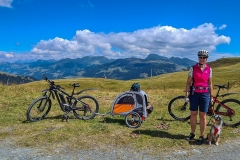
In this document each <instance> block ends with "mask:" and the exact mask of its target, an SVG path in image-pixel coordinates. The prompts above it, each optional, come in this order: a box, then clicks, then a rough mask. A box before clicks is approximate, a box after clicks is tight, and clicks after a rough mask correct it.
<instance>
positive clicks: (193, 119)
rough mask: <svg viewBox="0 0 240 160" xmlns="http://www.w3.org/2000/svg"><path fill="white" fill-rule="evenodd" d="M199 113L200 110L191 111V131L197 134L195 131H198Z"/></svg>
mask: <svg viewBox="0 0 240 160" xmlns="http://www.w3.org/2000/svg"><path fill="white" fill-rule="evenodd" d="M197 114H198V111H191V116H190V124H191V133H193V134H195V131H196V125H197Z"/></svg>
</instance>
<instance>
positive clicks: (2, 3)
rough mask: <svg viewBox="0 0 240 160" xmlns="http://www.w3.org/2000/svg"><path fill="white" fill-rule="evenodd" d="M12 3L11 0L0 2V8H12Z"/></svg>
mask: <svg viewBox="0 0 240 160" xmlns="http://www.w3.org/2000/svg"><path fill="white" fill-rule="evenodd" d="M12 1H13V0H0V7H8V8H12V6H11V4H12Z"/></svg>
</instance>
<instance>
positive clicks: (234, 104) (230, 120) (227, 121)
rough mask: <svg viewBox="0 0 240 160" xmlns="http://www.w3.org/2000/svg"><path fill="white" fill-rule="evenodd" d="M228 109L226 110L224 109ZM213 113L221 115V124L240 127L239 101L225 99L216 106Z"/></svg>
mask: <svg viewBox="0 0 240 160" xmlns="http://www.w3.org/2000/svg"><path fill="white" fill-rule="evenodd" d="M224 106H227V107H229V108H230V109H231V110H230V109H227V108H226V107H224ZM215 113H216V114H218V115H222V119H223V123H224V125H226V126H232V127H236V126H238V125H240V101H239V100H236V99H226V100H223V101H222V102H220V103H219V104H218V105H217V108H216V110H215Z"/></svg>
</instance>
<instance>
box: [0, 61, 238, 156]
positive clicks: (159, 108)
mask: <svg viewBox="0 0 240 160" xmlns="http://www.w3.org/2000/svg"><path fill="white" fill-rule="evenodd" d="M226 60H227V61H226ZM224 61H225V62H224V63H222V62H221V61H216V62H214V63H212V68H213V84H227V83H228V82H229V83H230V89H229V90H226V89H225V90H221V92H220V94H224V93H228V92H240V63H239V62H240V59H239V58H236V59H224ZM187 74H188V71H183V72H175V73H169V74H163V75H159V76H154V77H148V78H144V79H134V80H129V81H121V80H112V79H95V78H81V79H61V80H55V82H56V83H57V84H59V85H61V86H62V87H64V88H65V90H66V91H67V92H69V93H70V92H71V89H72V88H71V86H69V84H72V83H80V84H81V86H80V88H76V91H78V90H82V89H86V88H98V90H94V91H87V92H84V93H83V95H85V94H88V95H92V96H94V97H96V98H97V100H98V102H99V105H100V111H99V113H102V114H105V113H107V112H109V111H110V110H111V106H112V103H113V101H114V99H115V98H116V97H117V96H118V95H119V94H121V93H122V92H124V91H128V90H129V89H130V87H131V85H132V84H133V83H140V85H141V89H142V90H144V91H145V92H146V93H147V95H148V98H149V101H150V103H151V105H152V106H153V107H154V110H153V112H152V113H151V114H150V115H149V117H147V118H146V120H145V121H144V122H143V123H142V125H141V126H140V127H139V128H136V129H132V128H128V127H126V125H125V122H124V117H123V116H118V115H115V116H112V115H109V114H105V115H96V116H95V118H94V119H91V120H87V121H83V120H79V119H76V118H75V117H74V115H72V114H70V115H71V117H70V120H69V122H62V119H61V117H62V115H63V114H64V113H63V112H62V111H61V109H60V107H59V105H58V104H57V101H54V100H52V102H53V104H52V109H51V111H50V112H49V114H48V115H47V117H46V119H44V120H42V121H38V122H31V123H30V122H28V121H26V111H27V109H28V106H29V105H30V104H31V102H32V101H33V100H34V99H36V98H38V97H40V96H41V95H42V90H44V89H46V88H48V83H47V82H46V81H43V80H41V81H35V82H31V83H26V84H21V85H11V86H6V85H1V84H0V93H1V96H0V142H1V141H3V140H6V139H7V140H11V144H12V145H14V146H15V147H39V146H46V147H49V150H52V149H53V150H54V149H55V148H57V147H59V146H62V145H64V146H65V147H68V148H70V149H73V150H74V149H91V148H98V149H103V150H104V149H106V146H112V147H131V148H133V147H134V148H135V147H136V148H137V149H140V150H144V149H151V150H152V151H154V152H157V151H158V150H159V149H163V150H164V149H166V150H169V148H178V147H181V148H187V147H189V146H190V145H189V142H187V141H186V140H185V136H187V135H188V134H189V133H190V124H189V121H186V122H180V121H176V120H174V119H173V118H172V117H171V116H170V115H169V113H168V110H167V107H168V103H169V101H170V100H171V99H172V98H174V97H176V96H178V95H184V92H183V91H184V89H185V84H186V80H187ZM216 90H217V88H215V87H214V92H216ZM226 98H236V99H238V100H240V94H239V95H230V96H227V97H224V98H221V99H220V100H224V99H226ZM236 114H240V106H239V110H238V112H237V113H236ZM209 119H210V117H208V120H209ZM239 120H240V119H239ZM209 130H210V126H207V132H208V131H209ZM239 133H240V130H239V128H231V127H224V128H223V132H222V134H221V141H222V143H223V142H224V141H227V140H229V139H234V138H236V137H237V136H239ZM196 134H197V136H198V135H199V125H198V126H197V133H196ZM220 144H221V142H220Z"/></svg>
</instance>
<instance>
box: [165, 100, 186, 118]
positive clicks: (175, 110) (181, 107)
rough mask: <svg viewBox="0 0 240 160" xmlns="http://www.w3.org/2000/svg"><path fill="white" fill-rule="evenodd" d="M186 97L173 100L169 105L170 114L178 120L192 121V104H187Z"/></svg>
mask: <svg viewBox="0 0 240 160" xmlns="http://www.w3.org/2000/svg"><path fill="white" fill-rule="evenodd" d="M184 98H185V96H178V97H175V98H173V99H172V100H171V101H170V102H169V104H168V112H169V114H170V115H171V116H172V117H173V118H174V119H176V120H179V121H187V120H188V119H190V111H189V108H190V103H186V102H185V100H184Z"/></svg>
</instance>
